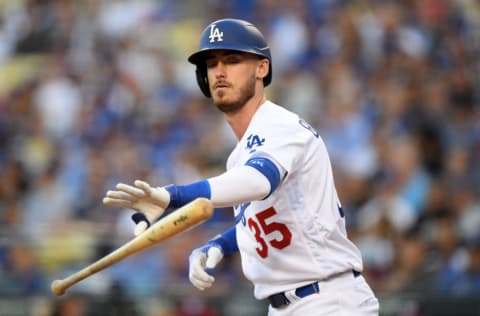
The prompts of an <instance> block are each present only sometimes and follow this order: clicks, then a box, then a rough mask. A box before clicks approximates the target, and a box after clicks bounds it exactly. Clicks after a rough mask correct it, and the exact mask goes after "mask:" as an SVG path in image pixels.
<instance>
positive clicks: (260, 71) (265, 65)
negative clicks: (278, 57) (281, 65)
mask: <svg viewBox="0 0 480 316" xmlns="http://www.w3.org/2000/svg"><path fill="white" fill-rule="evenodd" d="M269 65H270V61H269V60H268V59H266V58H262V59H260V60H259V62H258V67H257V78H258V79H262V80H263V78H265V77H266V76H267V75H268V71H269Z"/></svg>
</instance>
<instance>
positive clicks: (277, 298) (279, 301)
mask: <svg viewBox="0 0 480 316" xmlns="http://www.w3.org/2000/svg"><path fill="white" fill-rule="evenodd" d="M352 273H353V277H355V278H356V277H358V276H360V275H361V272H358V271H355V270H352ZM342 274H343V273H342ZM318 292H320V287H319V285H318V282H314V283H311V284H308V285H305V286H301V287H299V288H297V289H295V291H294V293H295V296H297V297H298V298H304V297H306V296H309V295H311V294H314V293H318ZM268 300H269V301H270V305H272V307H274V308H279V307H282V306H285V305H288V304H290V300H289V299H288V298H287V295H286V293H285V292H282V293H277V294H273V295H270V296H269V297H268Z"/></svg>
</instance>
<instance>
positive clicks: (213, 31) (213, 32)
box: [208, 24, 223, 43]
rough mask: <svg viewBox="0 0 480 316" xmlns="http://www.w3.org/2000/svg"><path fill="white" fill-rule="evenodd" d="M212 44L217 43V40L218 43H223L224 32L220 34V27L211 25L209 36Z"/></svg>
mask: <svg viewBox="0 0 480 316" xmlns="http://www.w3.org/2000/svg"><path fill="white" fill-rule="evenodd" d="M208 38H209V39H210V43H213V42H215V39H216V40H217V41H218V42H221V41H223V32H220V30H219V29H218V27H217V26H216V25H215V24H212V25H210V35H209V36H208Z"/></svg>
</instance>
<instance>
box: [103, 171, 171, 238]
mask: <svg viewBox="0 0 480 316" xmlns="http://www.w3.org/2000/svg"><path fill="white" fill-rule="evenodd" d="M134 185H135V186H131V185H128V184H124V183H118V184H117V185H116V188H117V190H116V191H108V192H107V194H106V197H105V198H103V204H105V205H109V206H116V207H121V208H129V209H134V210H136V211H138V213H135V214H134V215H133V216H132V219H133V220H134V221H135V223H136V225H135V230H134V234H135V236H138V235H140V234H141V233H143V232H144V231H145V230H146V229H147V228H148V227H149V226H150V224H151V223H153V222H155V221H156V220H157V219H158V218H160V216H162V214H163V213H164V212H165V209H166V208H167V207H168V204H169V203H170V193H168V191H167V190H165V189H164V188H163V187H158V188H154V187H151V186H150V184H148V183H147V182H145V181H141V180H136V181H135V182H134Z"/></svg>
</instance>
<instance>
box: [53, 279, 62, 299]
mask: <svg viewBox="0 0 480 316" xmlns="http://www.w3.org/2000/svg"><path fill="white" fill-rule="evenodd" d="M51 290H52V293H53V294H55V295H56V296H62V295H63V294H65V289H64V287H63V286H62V281H61V280H55V281H53V282H52V286H51Z"/></svg>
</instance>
